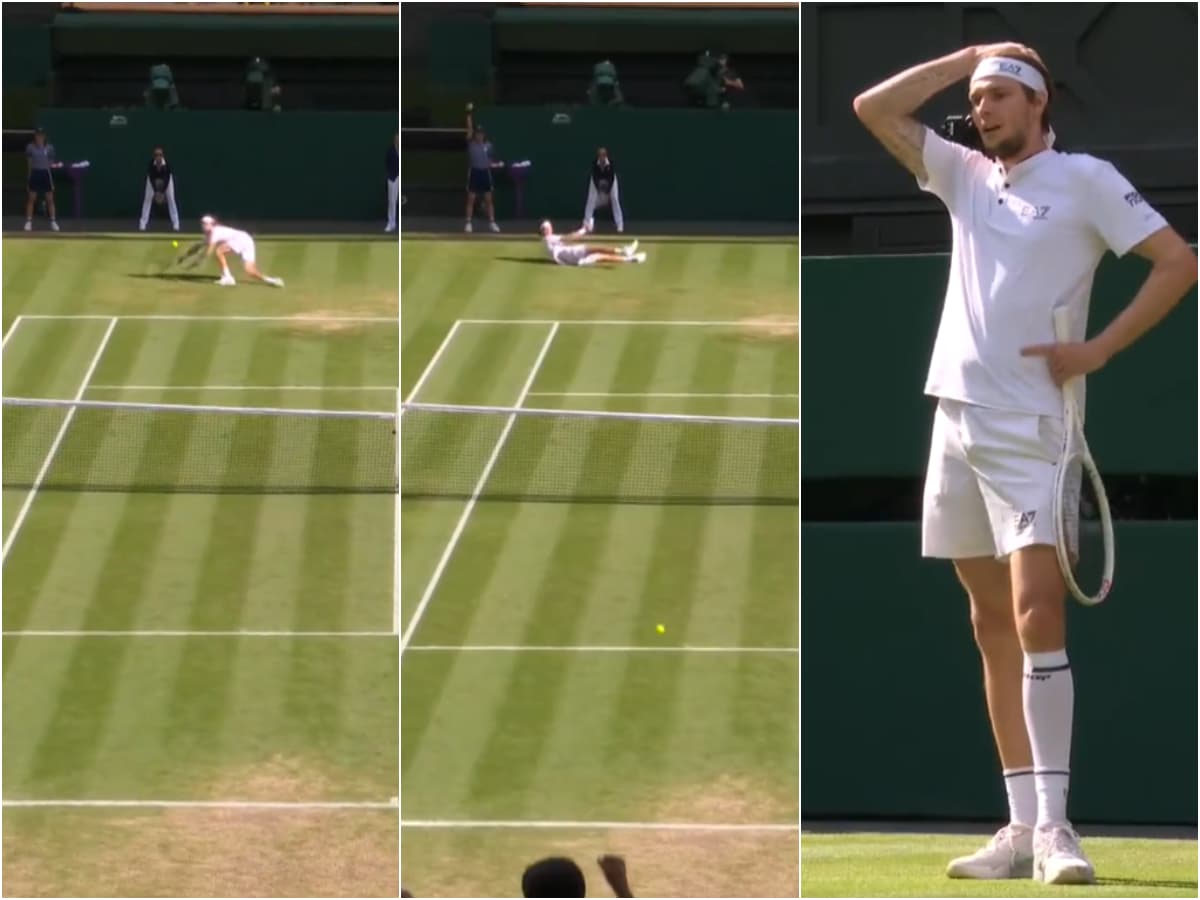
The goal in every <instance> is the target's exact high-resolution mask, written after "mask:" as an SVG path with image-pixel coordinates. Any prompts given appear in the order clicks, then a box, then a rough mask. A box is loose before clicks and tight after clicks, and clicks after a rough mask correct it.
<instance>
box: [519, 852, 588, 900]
mask: <svg viewBox="0 0 1200 900" xmlns="http://www.w3.org/2000/svg"><path fill="white" fill-rule="evenodd" d="M521 893H522V894H523V895H524V896H526V897H586V896H587V884H586V883H585V881H584V878H583V872H581V871H580V869H579V866H577V865H575V861H574V860H571V859H566V858H565V857H562V856H550V857H547V858H546V859H540V860H538V861H537V862H535V863H533V864H532V865H530V866H529V867H528V868H527V869H526V870H525V874H524V875H522V876H521Z"/></svg>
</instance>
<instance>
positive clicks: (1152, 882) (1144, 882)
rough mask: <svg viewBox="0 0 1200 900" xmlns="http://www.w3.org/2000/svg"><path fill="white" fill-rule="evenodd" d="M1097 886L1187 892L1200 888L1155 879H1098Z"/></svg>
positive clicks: (1190, 882) (1192, 883)
mask: <svg viewBox="0 0 1200 900" xmlns="http://www.w3.org/2000/svg"><path fill="white" fill-rule="evenodd" d="M1096 884H1098V885H1106V884H1112V885H1118V884H1119V885H1128V886H1130V887H1145V888H1178V889H1180V890H1186V891H1195V890H1196V888H1197V887H1200V885H1197V883H1196V882H1194V881H1160V880H1158V879H1154V878H1097V879H1096Z"/></svg>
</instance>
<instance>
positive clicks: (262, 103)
mask: <svg viewBox="0 0 1200 900" xmlns="http://www.w3.org/2000/svg"><path fill="white" fill-rule="evenodd" d="M245 86H246V100H245V106H246V109H253V110H266V109H269V110H272V111H273V112H279V110H280V108H281V107H280V105H279V96H280V95H281V94H282V93H283V88H281V87H280V86H279V84H278V79H277V78H276V77H275V73H274V72H273V71H272V70H271V64H270V63H269V62H267V61H266V60H265V59H263V58H262V57H261V56H256V57H254V59H252V60H250V62H249V63H248V64H247V65H246V77H245Z"/></svg>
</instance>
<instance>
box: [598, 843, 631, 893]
mask: <svg viewBox="0 0 1200 900" xmlns="http://www.w3.org/2000/svg"><path fill="white" fill-rule="evenodd" d="M596 865H598V866H599V867H600V871H601V872H603V873H604V878H605V880H606V881H607V882H608V886H609V887H610V888H612V892H613V893H614V894H616V895H617V896H618V897H632V896H633V891H632V889H630V887H629V873H628V872H627V871H626V869H625V858H624V857H622V856H614V855H612V854H609V853H606V854H605V855H604V856H601V857H600V858H599V859H598V860H596Z"/></svg>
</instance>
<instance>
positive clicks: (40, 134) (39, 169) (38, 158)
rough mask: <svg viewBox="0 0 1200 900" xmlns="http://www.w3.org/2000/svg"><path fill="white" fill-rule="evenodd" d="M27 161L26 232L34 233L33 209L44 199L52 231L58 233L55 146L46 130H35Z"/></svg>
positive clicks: (27, 151) (28, 145) (26, 153)
mask: <svg viewBox="0 0 1200 900" xmlns="http://www.w3.org/2000/svg"><path fill="white" fill-rule="evenodd" d="M25 159H26V160H27V161H28V163H29V167H28V172H29V176H28V181H27V184H26V187H27V194H26V197H25V230H26V231H33V207H34V204H35V203H37V201H38V200H39V199H40V198H43V197H44V198H45V200H46V210H47V211H48V212H49V214H50V229H51V230H52V231H58V219H57V217H56V216H55V212H54V176H53V175H52V174H51V173H50V170H51V169H52V168H53V167H54V165H55V154H54V145H53V144H49V143H47V142H46V131H45V129H42V128H37V129H34V132H33V142H32V143H30V144H27V145H26V147H25Z"/></svg>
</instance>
